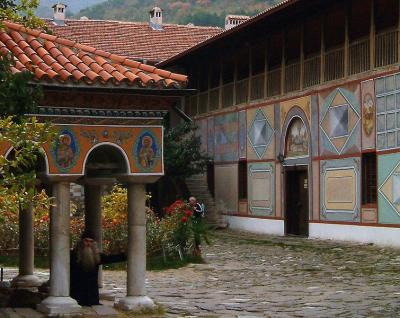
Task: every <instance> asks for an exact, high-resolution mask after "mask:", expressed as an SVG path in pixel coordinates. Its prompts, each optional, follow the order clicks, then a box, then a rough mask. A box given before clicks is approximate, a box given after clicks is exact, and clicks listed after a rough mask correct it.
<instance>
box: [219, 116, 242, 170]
mask: <svg viewBox="0 0 400 318" xmlns="http://www.w3.org/2000/svg"><path fill="white" fill-rule="evenodd" d="M238 130H239V129H238V113H230V114H226V115H221V116H216V117H215V118H214V134H215V147H214V160H215V161H216V162H227V161H228V162H229V161H230V162H232V161H237V160H238V159H239V131H238Z"/></svg>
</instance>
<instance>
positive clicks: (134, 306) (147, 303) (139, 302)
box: [114, 296, 155, 311]
mask: <svg viewBox="0 0 400 318" xmlns="http://www.w3.org/2000/svg"><path fill="white" fill-rule="evenodd" d="M114 307H115V308H117V309H121V310H129V311H141V310H146V309H154V308H155V305H154V302H153V301H152V300H151V298H150V297H147V296H127V297H125V298H122V299H120V300H119V301H118V302H116V303H115V304H114Z"/></svg>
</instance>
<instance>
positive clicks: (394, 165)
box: [378, 153, 400, 224]
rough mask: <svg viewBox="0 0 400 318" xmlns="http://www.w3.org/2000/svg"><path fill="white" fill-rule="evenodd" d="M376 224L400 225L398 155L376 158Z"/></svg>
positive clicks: (399, 170) (399, 162)
mask: <svg viewBox="0 0 400 318" xmlns="http://www.w3.org/2000/svg"><path fill="white" fill-rule="evenodd" d="M378 222H379V223H381V224H400V153H393V154H388V155H381V156H378Z"/></svg>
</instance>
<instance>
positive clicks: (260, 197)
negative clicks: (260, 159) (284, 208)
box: [248, 162, 275, 216]
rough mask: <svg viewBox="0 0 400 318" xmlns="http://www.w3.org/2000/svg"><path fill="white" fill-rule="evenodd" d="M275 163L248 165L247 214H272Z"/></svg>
mask: <svg viewBox="0 0 400 318" xmlns="http://www.w3.org/2000/svg"><path fill="white" fill-rule="evenodd" d="M274 167H275V164H274V163H273V162H270V163H251V164H249V165H248V200H249V214H250V215H254V216H272V215H273V214H274V211H275V209H274V203H275V190H274V189H275V172H274V170H275V169H274Z"/></svg>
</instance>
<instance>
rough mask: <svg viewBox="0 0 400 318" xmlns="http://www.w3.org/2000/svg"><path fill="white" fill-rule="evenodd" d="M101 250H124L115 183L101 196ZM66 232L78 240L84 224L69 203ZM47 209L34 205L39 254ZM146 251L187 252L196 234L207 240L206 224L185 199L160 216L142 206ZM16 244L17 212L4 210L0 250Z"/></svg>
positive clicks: (123, 199)
mask: <svg viewBox="0 0 400 318" xmlns="http://www.w3.org/2000/svg"><path fill="white" fill-rule="evenodd" d="M102 205H103V215H102V229H103V250H104V252H105V253H117V252H120V251H121V250H126V248H127V242H128V227H127V222H128V217H127V215H128V213H127V212H128V211H127V210H128V206H127V191H126V189H124V188H122V187H120V186H115V187H114V188H113V189H112V191H111V192H110V193H109V194H107V195H105V196H103V199H102ZM71 211H72V213H71V215H72V216H71V221H70V233H71V242H72V246H74V245H75V243H76V242H77V241H78V240H79V238H80V236H81V233H82V232H83V230H84V228H85V217H84V215H77V214H76V207H75V206H71ZM49 222H50V218H49V210H48V206H46V205H42V206H38V207H36V209H35V213H34V235H35V247H36V250H37V252H39V254H45V253H47V251H48V244H49ZM146 228H147V237H146V243H147V255H148V256H149V257H152V256H163V257H164V259H166V258H176V257H178V256H179V257H180V258H181V259H183V257H185V256H190V255H192V254H193V251H194V249H195V247H196V241H197V242H199V239H200V238H204V239H206V241H207V238H206V233H207V225H206V224H205V222H204V220H203V219H202V218H195V217H194V216H193V212H192V209H191V207H190V205H189V204H188V203H187V202H183V201H180V200H178V201H176V202H174V203H173V204H172V205H171V206H169V207H168V208H166V209H165V215H164V216H163V217H159V216H157V215H156V214H155V213H154V212H153V211H152V210H151V209H150V208H146ZM17 247H18V215H17V214H15V213H14V212H8V213H4V215H3V218H2V224H0V250H3V251H4V250H8V249H16V248H17Z"/></svg>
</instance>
